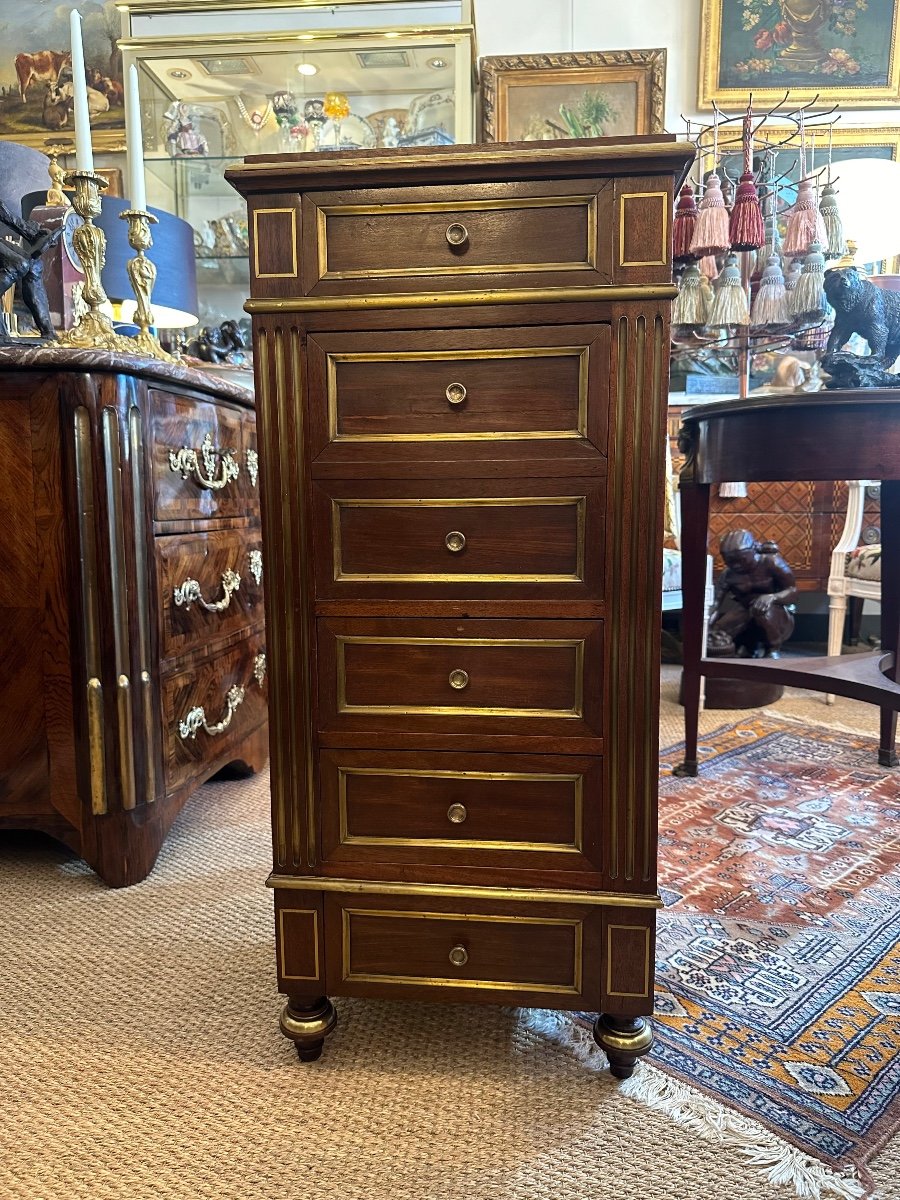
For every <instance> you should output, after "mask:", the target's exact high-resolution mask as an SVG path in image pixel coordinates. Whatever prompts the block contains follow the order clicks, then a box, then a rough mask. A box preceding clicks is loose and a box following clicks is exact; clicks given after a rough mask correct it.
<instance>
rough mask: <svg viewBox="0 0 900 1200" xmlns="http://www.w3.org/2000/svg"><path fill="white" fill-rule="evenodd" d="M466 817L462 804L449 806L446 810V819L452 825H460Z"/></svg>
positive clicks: (464, 807)
mask: <svg viewBox="0 0 900 1200" xmlns="http://www.w3.org/2000/svg"><path fill="white" fill-rule="evenodd" d="M468 815H469V814H468V813H467V812H466V806H465V805H464V804H451V805H450V807H449V808H448V809H447V819H448V820H449V821H452V822H453V824H454V825H462V823H463V821H464V820H465V819H466V817H467V816H468Z"/></svg>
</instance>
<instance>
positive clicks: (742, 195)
mask: <svg viewBox="0 0 900 1200" xmlns="http://www.w3.org/2000/svg"><path fill="white" fill-rule="evenodd" d="M728 235H729V237H730V238H731V248H732V250H758V249H759V247H760V246H762V245H764V244H765V240H766V230H765V226H764V224H763V215H762V208H761V207H760V203H759V193H758V192H757V190H756V184H755V183H754V182H753V174H752V172H749V171H748V172H747V173H746V174H744V175H742V176H741V182H740V183H739V184H738V190H737V195H736V196H735V198H734V208H733V209H732V210H731V221H730V223H729V226H728Z"/></svg>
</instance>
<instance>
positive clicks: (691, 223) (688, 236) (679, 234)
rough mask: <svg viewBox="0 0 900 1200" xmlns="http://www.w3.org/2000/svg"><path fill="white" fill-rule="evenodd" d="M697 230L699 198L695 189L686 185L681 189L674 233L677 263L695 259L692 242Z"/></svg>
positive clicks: (674, 249) (674, 251) (674, 255)
mask: <svg viewBox="0 0 900 1200" xmlns="http://www.w3.org/2000/svg"><path fill="white" fill-rule="evenodd" d="M696 228H697V198H696V196H695V195H694V189H693V188H692V187H691V185H690V184H689V183H686V184H685V185H684V187H683V188H682V189H681V193H680V195H679V199H678V207H677V208H676V209H675V225H674V229H673V231H672V239H673V251H672V253H673V257H674V259H675V261H676V262H683V261H684V260H685V259H687V258H693V257H694V256H693V254H692V253H691V242H692V241H693V240H694V230H695V229H696Z"/></svg>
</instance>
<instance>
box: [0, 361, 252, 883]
mask: <svg viewBox="0 0 900 1200" xmlns="http://www.w3.org/2000/svg"><path fill="white" fill-rule="evenodd" d="M0 461H2V462H3V463H4V464H5V466H4V471H3V474H2V476H0V559H2V562H3V570H2V571H0V662H2V664H3V665H2V670H0V829H8V828H29V829H40V830H43V831H44V832H46V833H50V834H52V835H53V836H54V837H57V838H59V839H60V840H61V841H63V842H65V843H66V845H68V846H70V847H71V848H72V849H73V850H74V851H75V852H76V853H78V854H80V855H81V856H82V857H83V858H84V859H85V860H86V861H87V862H88V863H89V864H90V865H91V866H92V867H93V868H94V870H95V871H97V873H98V874H99V875H100V876H101V877H102V878H103V879H104V880H105V881H106V882H107V883H109V884H111V885H112V886H114V887H119V886H122V885H125V884H132V883H138V882H139V881H140V880H142V879H143V878H144V877H145V876H146V875H147V873H148V872H149V871H150V869H151V868H152V866H153V864H154V862H155V860H156V856H157V854H158V853H159V850H160V847H161V845H162V842H163V838H164V837H165V835H166V832H167V830H168V829H169V827H170V826H171V824H172V821H173V820H174V819H175V816H176V814H177V813H178V810H179V809H180V808H181V806H182V805H183V804H184V802H185V800H186V799H187V798H188V796H189V795H190V794H191V792H193V791H194V790H195V789H196V788H197V787H198V786H199V785H200V784H201V783H203V782H204V781H205V780H206V779H208V778H209V777H210V776H211V775H212V774H214V773H215V772H216V771H218V770H219V769H220V768H222V767H224V766H226V765H229V764H232V763H237V764H240V765H241V767H242V768H244V769H248V770H259V769H260V768H261V767H262V766H263V765H264V764H265V760H266V749H267V744H266V742H267V739H266V729H265V722H266V687H267V684H266V646H265V630H264V627H263V559H262V548H261V542H260V523H259V479H258V469H259V463H258V458H257V451H256V420H255V415H254V411H253V397H252V394H251V393H250V392H248V391H247V390H246V389H244V388H239V387H233V386H231V385H229V384H225V383H221V382H219V381H216V380H213V379H211V378H209V377H208V376H205V375H203V374H202V373H201V372H199V371H193V370H189V369H187V368H183V367H180V366H170V365H169V364H167V363H161V362H157V361H154V360H150V359H144V358H141V357H139V356H137V355H134V356H131V355H127V356H126V355H124V354H112V353H108V352H106V351H99V350H73V349H61V348H59V347H53V346H46V347H41V348H29V349H24V348H19V347H3V348H2V349H0Z"/></svg>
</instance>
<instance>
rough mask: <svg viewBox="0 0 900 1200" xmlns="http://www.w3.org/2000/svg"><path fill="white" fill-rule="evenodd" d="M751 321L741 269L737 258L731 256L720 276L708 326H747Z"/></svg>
mask: <svg viewBox="0 0 900 1200" xmlns="http://www.w3.org/2000/svg"><path fill="white" fill-rule="evenodd" d="M749 321H750V310H749V309H748V307H747V293H746V292H745V291H744V285H743V283H742V282H741V272H740V268H739V267H738V265H737V258H736V256H735V255H734V254H729V255H728V258H727V259H726V260H725V266H724V267H723V268H722V273H721V275H720V276H719V281H718V284H717V286H716V290H715V295H714V296H713V302H712V311H711V312H710V314H709V321H708V322H707V324H709V325H746V324H748V323H749Z"/></svg>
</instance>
